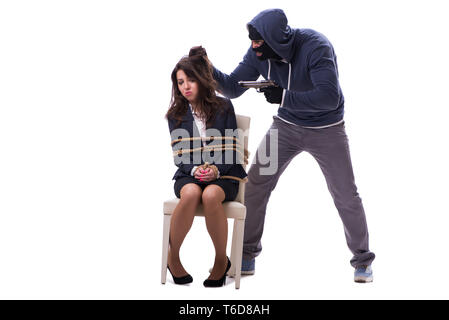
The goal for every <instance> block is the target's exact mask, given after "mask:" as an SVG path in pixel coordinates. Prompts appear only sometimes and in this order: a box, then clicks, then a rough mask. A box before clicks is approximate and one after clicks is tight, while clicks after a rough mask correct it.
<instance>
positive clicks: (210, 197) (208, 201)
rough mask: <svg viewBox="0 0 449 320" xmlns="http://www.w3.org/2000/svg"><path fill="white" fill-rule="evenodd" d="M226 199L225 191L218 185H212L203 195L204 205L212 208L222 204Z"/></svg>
mask: <svg viewBox="0 0 449 320" xmlns="http://www.w3.org/2000/svg"><path fill="white" fill-rule="evenodd" d="M224 199H225V193H224V191H223V189H222V188H221V187H219V186H217V185H210V186H208V187H206V189H204V191H203V194H202V195H201V200H202V202H203V205H205V206H210V205H216V204H219V203H220V204H221V203H222V202H223V201H224Z"/></svg>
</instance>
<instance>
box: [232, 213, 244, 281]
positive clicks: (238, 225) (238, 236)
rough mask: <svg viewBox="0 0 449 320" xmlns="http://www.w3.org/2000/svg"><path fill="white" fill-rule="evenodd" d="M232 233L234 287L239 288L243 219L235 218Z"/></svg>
mask: <svg viewBox="0 0 449 320" xmlns="http://www.w3.org/2000/svg"><path fill="white" fill-rule="evenodd" d="M234 228H235V230H234V234H235V235H236V236H235V248H234V249H235V256H234V262H235V267H234V271H235V276H234V280H235V288H236V289H239V288H240V275H241V272H242V255H243V233H244V232H245V220H239V219H235V222H234ZM233 238H234V237H233Z"/></svg>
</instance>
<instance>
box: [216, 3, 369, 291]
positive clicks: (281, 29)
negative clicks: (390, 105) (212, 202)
mask: <svg viewBox="0 0 449 320" xmlns="http://www.w3.org/2000/svg"><path fill="white" fill-rule="evenodd" d="M247 28H248V31H249V37H250V39H251V42H252V44H251V47H250V48H249V49H248V51H247V53H246V55H245V56H244V58H243V61H242V62H240V64H239V65H238V66H237V68H236V69H235V70H234V71H233V72H232V73H231V74H230V75H227V74H224V73H222V72H221V71H219V70H218V69H216V68H215V69H214V77H215V79H216V80H217V82H218V84H219V89H220V91H221V92H222V93H223V94H224V95H225V96H226V97H228V98H231V99H232V98H236V97H239V96H240V95H241V94H243V92H245V91H246V90H247V88H242V87H241V86H239V85H238V81H241V80H257V79H258V78H259V76H260V75H262V77H264V78H265V79H269V80H273V81H274V82H275V83H276V84H277V85H278V86H277V87H271V88H266V89H265V90H263V91H264V95H265V97H266V99H267V101H268V102H269V103H273V104H279V105H280V106H279V109H278V111H277V115H275V116H274V117H273V124H272V126H271V128H270V130H268V132H267V134H266V136H265V138H264V140H263V141H262V143H261V145H260V146H259V148H258V150H257V152H256V156H255V157H254V161H253V163H252V165H251V168H250V170H249V172H248V178H249V181H248V183H247V186H246V193H245V205H246V207H247V218H246V225H245V237H244V249H243V261H242V274H254V271H255V257H256V256H258V255H259V254H260V252H261V250H262V246H261V241H260V240H261V238H262V233H263V227H264V220H265V213H266V207H267V203H268V200H269V197H270V194H271V192H272V191H273V189H274V188H275V186H276V183H277V181H278V179H279V177H280V175H281V174H282V172H283V171H284V170H285V168H286V167H287V166H288V164H289V163H290V161H291V160H292V159H293V158H294V157H295V156H297V155H298V154H299V153H301V152H302V151H306V152H309V153H310V154H311V155H312V156H313V157H314V158H315V159H316V161H317V162H318V164H319V165H320V168H321V170H322V172H323V174H324V176H325V178H326V182H327V186H328V189H329V191H330V193H331V195H332V198H333V200H334V203H335V206H336V207H337V210H338V213H339V215H340V217H341V219H342V222H343V225H344V231H345V235H346V240H347V244H348V247H349V249H350V250H351V252H352V254H353V258H352V259H351V261H350V263H351V265H352V266H353V267H354V268H355V272H354V280H355V281H356V282H371V281H372V280H373V276H372V269H371V263H372V261H373V260H374V257H375V255H374V253H372V252H370V250H369V245H368V227H367V223H366V218H365V212H364V209H363V205H362V201H361V199H360V197H359V194H358V193H357V187H356V185H355V181H354V174H353V170H352V165H351V158H350V153H349V146H348V138H347V136H346V132H345V126H344V121H343V113H344V98H343V93H342V91H341V88H340V85H339V82H338V69H337V59H336V56H335V52H334V49H333V47H332V45H331V43H330V42H329V40H328V39H327V38H326V37H325V36H324V35H322V34H321V33H318V32H316V31H314V30H310V29H292V28H290V26H289V25H288V22H287V17H286V16H285V14H284V12H283V11H282V10H280V9H271V10H265V11H262V12H261V13H259V14H258V15H257V16H256V17H255V18H254V19H253V20H251V22H249V23H248V25H247ZM272 132H277V137H274V136H273V135H272V134H271V133H272ZM270 139H276V140H277V145H276V146H275V147H274V148H276V149H277V150H273V152H272V153H273V154H270V149H271V148H273V146H272V143H270ZM265 155H269V156H270V157H271V158H273V157H277V164H278V165H277V167H276V170H274V171H273V172H270V173H269V174H267V170H265V171H264V169H266V163H263V161H261V159H262V158H263V157H265Z"/></svg>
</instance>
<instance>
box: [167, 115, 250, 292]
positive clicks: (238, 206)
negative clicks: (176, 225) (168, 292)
mask: <svg viewBox="0 0 449 320" xmlns="http://www.w3.org/2000/svg"><path fill="white" fill-rule="evenodd" d="M236 118H237V128H238V129H241V130H242V131H243V132H244V133H245V134H244V136H243V137H241V136H240V137H239V140H240V141H242V139H243V146H244V150H248V135H249V124H250V120H251V119H250V118H249V117H246V116H241V115H236ZM247 156H248V154H247ZM243 168H246V164H243ZM244 198H245V183H242V182H240V184H239V192H238V194H237V197H236V199H235V200H234V201H227V202H224V203H223V208H224V211H225V214H226V217H227V218H228V219H234V227H233V230H232V245H231V258H230V259H231V269H230V270H229V272H228V275H229V276H234V279H235V288H236V289H239V288H240V274H241V267H242V251H243V232H244V228H245V218H246V207H245V204H244ZM178 202H179V199H178V198H174V199H171V200H167V201H165V202H164V227H163V228H164V230H163V239H162V266H161V283H163V284H165V281H166V278H167V259H168V247H169V233H170V220H171V215H172V213H173V211H174V210H175V208H176V205H177V204H178ZM195 216H201V217H204V211H203V206H202V205H201V204H200V205H199V206H198V209H197V212H196V213H195Z"/></svg>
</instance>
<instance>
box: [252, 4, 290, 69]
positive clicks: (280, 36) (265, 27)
mask: <svg viewBox="0 0 449 320" xmlns="http://www.w3.org/2000/svg"><path fill="white" fill-rule="evenodd" d="M287 23H288V21H287V17H286V16H285V13H284V11H282V10H281V9H268V10H264V11H262V12H261V13H259V14H258V15H257V16H255V17H254V19H253V20H251V21H250V22H249V23H248V24H247V28H248V31H249V36H250V39H251V40H264V45H266V47H265V48H263V47H264V45H262V46H260V47H259V48H256V51H260V52H262V53H263V55H262V56H263V57H266V58H265V59H269V58H279V57H280V58H281V59H285V60H287V61H290V60H291V57H292V56H293V43H294V34H293V30H292V29H291V28H290V26H289V25H288V24H287ZM258 36H260V37H261V39H253V37H258ZM270 51H271V54H270ZM273 54H274V55H276V56H273ZM265 59H264V60H265Z"/></svg>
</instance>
